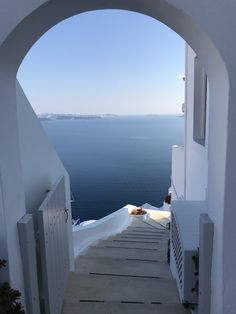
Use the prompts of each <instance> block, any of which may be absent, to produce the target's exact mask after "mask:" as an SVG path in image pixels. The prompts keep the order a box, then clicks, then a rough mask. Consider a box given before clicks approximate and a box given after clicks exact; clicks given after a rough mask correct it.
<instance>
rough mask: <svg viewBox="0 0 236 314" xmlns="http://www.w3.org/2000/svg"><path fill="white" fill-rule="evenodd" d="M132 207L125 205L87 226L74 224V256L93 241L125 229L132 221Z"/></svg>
mask: <svg viewBox="0 0 236 314" xmlns="http://www.w3.org/2000/svg"><path fill="white" fill-rule="evenodd" d="M133 207H134V206H132V205H126V206H125V207H123V208H121V209H120V210H117V211H115V212H114V213H112V214H110V215H108V216H105V217H104V218H102V219H99V220H97V221H95V222H93V223H91V224H89V225H87V226H84V227H83V226H76V227H75V228H74V230H73V240H74V256H75V257H77V256H78V255H79V254H81V253H82V252H83V251H84V250H85V249H86V248H87V247H88V246H90V245H91V244H93V243H94V242H96V241H98V240H101V239H103V238H107V237H109V236H112V235H114V234H116V233H120V232H122V231H123V230H125V229H126V228H127V227H128V226H129V225H130V223H131V221H132V218H131V216H130V211H131V209H132V208H133Z"/></svg>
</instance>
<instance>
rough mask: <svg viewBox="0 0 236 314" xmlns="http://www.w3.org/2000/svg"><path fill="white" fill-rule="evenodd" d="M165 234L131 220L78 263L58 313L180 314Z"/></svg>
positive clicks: (155, 228) (181, 313) (182, 309)
mask: <svg viewBox="0 0 236 314" xmlns="http://www.w3.org/2000/svg"><path fill="white" fill-rule="evenodd" d="M168 238H169V230H166V229H164V228H162V227H161V226H160V225H158V224H157V223H156V222H155V221H154V220H153V221H151V223H150V224H149V223H148V224H147V223H146V222H143V221H141V220H140V219H139V218H133V221H132V224H131V225H130V226H129V227H128V228H127V229H126V230H125V231H123V232H122V233H120V234H117V235H116V236H113V237H109V238H108V239H106V240H102V241H99V242H98V243H96V244H94V245H93V246H91V247H90V248H89V249H88V250H87V251H86V253H84V255H82V256H79V257H78V258H77V260H76V269H75V273H72V274H71V275H70V278H69V282H68V286H67V290H66V294H65V299H64V303H63V310H62V314H74V313H76V314H77V313H78V314H95V313H96V314H149V313H150V314H154V313H155V314H184V313H189V311H187V310H186V309H185V308H184V307H183V306H182V305H181V304H180V302H179V298H178V292H177V287H176V283H175V281H174V280H173V278H172V276H171V273H170V269H169V265H168V263H167V242H168Z"/></svg>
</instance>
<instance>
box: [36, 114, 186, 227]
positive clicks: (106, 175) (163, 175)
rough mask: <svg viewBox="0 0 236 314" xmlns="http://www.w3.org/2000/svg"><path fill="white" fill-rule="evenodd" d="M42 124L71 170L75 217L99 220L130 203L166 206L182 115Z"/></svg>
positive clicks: (73, 213)
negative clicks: (173, 154) (172, 155)
mask: <svg viewBox="0 0 236 314" xmlns="http://www.w3.org/2000/svg"><path fill="white" fill-rule="evenodd" d="M41 123H42V125H43V128H44V130H45V131H46V133H47V135H48V137H49V139H50V140H51V142H52V144H53V145H54V147H55V149H56V151H57V153H58V155H59V156H60V158H61V160H62V162H63V164H64V166H65V168H66V169H67V171H68V173H69V175H70V182H71V191H72V195H73V199H74V202H73V203H72V216H73V218H74V219H77V218H80V221H81V222H82V221H85V220H90V219H99V218H102V217H104V216H106V215H108V214H110V213H112V212H114V211H116V210H118V209H120V208H122V207H123V206H125V205H126V204H134V205H136V206H140V205H142V204H144V203H149V204H152V205H153V206H156V207H160V206H162V204H163V200H164V198H165V196H166V195H167V193H168V188H169V187H170V176H171V150H172V145H174V144H177V145H182V144H183V142H184V118H183V117H182V116H171V115H168V116H167V115H166V116H162V115H160V116H129V117H105V118H101V119H76V120H50V121H43V122H41Z"/></svg>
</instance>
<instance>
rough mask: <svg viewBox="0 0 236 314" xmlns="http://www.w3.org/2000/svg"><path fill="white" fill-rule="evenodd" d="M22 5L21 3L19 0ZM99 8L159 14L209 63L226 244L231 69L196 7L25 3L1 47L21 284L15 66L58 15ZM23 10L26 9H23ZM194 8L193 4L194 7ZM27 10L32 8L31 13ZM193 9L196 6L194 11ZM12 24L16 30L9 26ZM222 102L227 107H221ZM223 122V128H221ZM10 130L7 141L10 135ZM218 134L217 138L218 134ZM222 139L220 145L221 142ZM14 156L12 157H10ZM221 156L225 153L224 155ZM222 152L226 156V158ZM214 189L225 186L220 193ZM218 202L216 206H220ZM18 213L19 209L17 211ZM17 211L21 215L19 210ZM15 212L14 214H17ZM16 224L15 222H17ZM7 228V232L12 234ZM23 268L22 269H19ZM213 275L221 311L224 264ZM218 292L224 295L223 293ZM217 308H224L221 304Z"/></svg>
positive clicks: (214, 161)
mask: <svg viewBox="0 0 236 314" xmlns="http://www.w3.org/2000/svg"><path fill="white" fill-rule="evenodd" d="M16 6H17V4H16ZM98 9H124V10H130V11H135V12H140V13H143V14H146V15H149V16H152V17H153V18H155V19H157V20H160V21H161V22H163V23H164V24H166V25H168V26H169V27H171V28H172V29H173V30H174V31H176V32H177V33H178V34H179V35H180V36H181V37H183V38H184V39H185V40H186V42H187V43H188V44H189V45H190V46H191V47H192V48H193V49H194V51H195V52H196V53H197V55H198V57H199V59H200V60H201V62H202V64H203V65H204V67H205V70H206V72H207V74H208V78H209V86H210V95H211V99H210V104H212V105H211V118H210V143H209V146H210V150H209V162H210V163H209V165H210V166H209V186H208V189H209V193H208V194H209V196H208V205H209V213H210V215H211V216H212V218H213V220H215V223H217V224H218V228H217V233H216V239H217V240H219V242H220V243H221V244H219V245H218V246H217V247H215V251H214V258H215V259H217V258H219V259H220V260H222V259H223V243H222V239H223V224H222V221H223V217H224V210H223V209H224V170H225V156H226V140H227V139H226V130H227V108H228V92H229V91H228V73H227V70H226V68H225V65H224V61H223V59H222V58H221V56H220V53H219V51H218V50H217V48H216V47H215V46H214V45H213V43H212V41H211V38H210V37H209V36H208V35H207V32H206V31H204V25H205V24H204V23H202V27H203V28H202V27H201V20H200V18H199V19H198V18H197V13H198V12H196V15H195V17H194V18H193V17H192V16H191V15H188V12H189V8H188V5H187V2H186V3H183V4H181V1H178V2H177V1H176V3H174V4H170V2H167V1H164V0H160V1H155V2H154V1H144V0H143V1H142V0H140V1H138V2H134V1H128V0H127V1H119V0H114V1H99V0H97V1H92V2H88V1H47V2H45V3H43V4H41V5H40V6H38V7H35V6H33V4H32V6H31V5H28V6H27V5H25V7H24V10H25V11H24V10H22V14H21V16H19V15H16V14H14V13H15V12H14V11H16V10H15V8H14V9H13V10H12V11H11V12H12V16H13V17H12V25H13V27H11V26H9V25H7V26H6V28H5V30H6V36H5V38H4V41H3V43H2V45H1V47H0V79H1V82H2V84H1V87H0V98H1V99H2V104H1V106H2V108H4V110H3V115H2V116H1V130H2V131H3V132H2V131H1V137H0V141H1V143H3V144H2V152H3V153H2V155H1V164H2V165H3V168H4V169H6V168H7V167H9V166H10V167H11V171H10V173H9V172H7V171H6V170H3V171H2V181H3V185H4V190H5V199H4V200H5V202H4V206H5V211H6V212H8V211H9V218H7V223H9V224H10V225H12V227H9V232H8V233H9V234H11V241H12V247H10V245H9V248H8V257H9V260H10V261H11V262H10V269H13V268H14V269H15V270H14V272H13V273H11V271H10V277H11V279H12V281H13V283H14V284H15V285H16V286H18V287H21V286H22V283H21V282H22V274H21V272H20V269H21V263H20V261H19V260H18V259H15V254H16V253H17V252H16V251H17V250H16V248H17V246H18V244H17V241H18V240H17V235H16V230H15V222H16V221H17V220H18V219H19V217H21V216H22V215H23V214H24V213H25V205H24V191H23V189H22V188H21V187H22V186H23V184H22V180H23V178H22V172H21V152H20V150H21V143H20V141H19V134H18V131H19V130H18V127H17V125H18V121H17V120H18V117H17V109H16V97H15V95H16V80H15V79H16V72H17V69H18V67H19V65H20V63H21V61H22V59H23V58H24V56H25V54H26V53H27V51H28V50H29V49H30V47H31V46H32V45H33V44H34V43H35V42H36V40H37V39H38V38H39V37H40V36H41V35H42V34H43V33H44V32H46V31H47V30H48V29H49V28H50V27H52V26H53V25H55V24H56V23H58V22H59V21H61V20H63V19H65V18H67V17H69V16H72V15H75V14H79V13H82V12H86V11H89V10H98ZM23 11H24V12H23ZM190 11H191V10H190ZM26 12H27V13H26ZM191 12H192V11H191ZM9 29H11V31H9ZM222 108H223V109H222ZM219 124H220V125H221V129H224V130H225V132H223V133H222V132H220V130H219V129H218V128H217V126H218V125H219ZM6 134H7V139H8V140H7V141H6ZM216 139H217V140H216ZM216 144H217V145H216ZM9 156H11V158H10V159H9ZM219 156H221V157H219ZM222 156H223V158H222ZM214 191H220V193H218V194H217V196H215V195H214ZM215 208H216V210H215ZM16 213H17V214H16ZM15 214H16V216H14V215H15ZM13 217H14V218H13ZM13 225H14V226H13ZM8 233H7V234H8ZM18 273H19V274H18ZM212 273H213V275H215V276H213V277H212V278H213V286H214V288H213V298H214V299H219V300H220V301H218V303H219V306H217V302H216V303H214V308H213V310H212V311H213V313H220V310H221V309H222V308H223V300H222V297H221V296H220V292H218V291H217V287H218V286H222V285H223V270H222V267H221V265H218V264H217V263H215V264H214V265H213V270H212ZM218 296H219V298H218ZM218 308H219V309H220V310H218Z"/></svg>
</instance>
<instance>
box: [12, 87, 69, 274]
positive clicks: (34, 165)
mask: <svg viewBox="0 0 236 314" xmlns="http://www.w3.org/2000/svg"><path fill="white" fill-rule="evenodd" d="M16 99H17V113H18V123H19V136H20V152H21V165H22V173H23V186H24V193H25V206H26V212H27V213H35V212H36V211H37V210H38V208H39V206H40V204H41V203H42V201H43V200H44V198H45V197H46V195H47V190H50V189H51V188H52V187H53V185H54V184H55V182H56V181H57V180H58V178H59V177H60V176H61V175H64V176H65V184H66V203H67V209H69V219H68V233H69V240H70V243H68V245H69V251H70V256H71V269H73V248H72V224H71V205H70V181H69V175H68V173H67V171H66V170H65V168H64V166H63V164H62V162H61V160H60V159H59V157H58V155H57V153H56V151H55V149H54V147H53V146H52V144H51V143H50V142H49V140H48V138H47V135H46V134H45V132H44V130H43V128H42V126H41V124H40V122H39V120H38V118H37V116H36V115H35V113H34V111H33V109H32V107H31V105H30V103H29V102H28V100H27V98H26V96H25V94H24V92H23V90H22V88H21V86H20V84H19V83H18V82H16Z"/></svg>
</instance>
